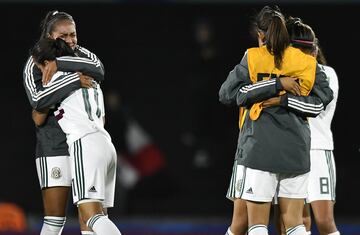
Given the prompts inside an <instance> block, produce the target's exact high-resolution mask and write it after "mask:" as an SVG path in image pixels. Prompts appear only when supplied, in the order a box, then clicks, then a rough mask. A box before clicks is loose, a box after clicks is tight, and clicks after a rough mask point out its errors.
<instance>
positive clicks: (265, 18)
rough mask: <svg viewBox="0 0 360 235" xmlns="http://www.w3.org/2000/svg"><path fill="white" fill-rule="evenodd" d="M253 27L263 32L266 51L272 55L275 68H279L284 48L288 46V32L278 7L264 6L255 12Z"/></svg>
mask: <svg viewBox="0 0 360 235" xmlns="http://www.w3.org/2000/svg"><path fill="white" fill-rule="evenodd" d="M254 27H255V30H256V31H257V32H262V33H264V34H265V44H266V47H267V49H268V51H269V52H270V53H271V54H272V55H274V63H275V66H276V68H279V69H280V68H281V64H282V59H283V56H284V51H285V49H286V48H287V47H288V46H289V44H290V40H289V34H288V32H287V29H286V25H285V17H284V16H283V14H282V13H281V12H280V9H279V7H277V6H274V7H270V6H265V7H263V8H262V10H261V11H260V12H259V13H258V14H257V16H256V19H255V22H254Z"/></svg>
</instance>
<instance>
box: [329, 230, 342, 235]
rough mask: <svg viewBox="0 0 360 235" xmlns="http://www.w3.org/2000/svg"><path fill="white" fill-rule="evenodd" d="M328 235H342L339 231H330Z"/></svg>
mask: <svg viewBox="0 0 360 235" xmlns="http://www.w3.org/2000/svg"><path fill="white" fill-rule="evenodd" d="M328 235H340V232H339V231H336V232H333V233H329V234H328Z"/></svg>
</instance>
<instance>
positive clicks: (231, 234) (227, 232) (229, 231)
mask: <svg viewBox="0 0 360 235" xmlns="http://www.w3.org/2000/svg"><path fill="white" fill-rule="evenodd" d="M225 235H235V234H234V233H233V232H231V230H230V227H229V228H228V230H227V231H226V233H225Z"/></svg>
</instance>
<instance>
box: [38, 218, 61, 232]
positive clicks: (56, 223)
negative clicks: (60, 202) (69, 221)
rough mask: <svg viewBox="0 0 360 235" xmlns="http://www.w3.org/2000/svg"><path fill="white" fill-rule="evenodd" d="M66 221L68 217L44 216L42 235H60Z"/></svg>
mask: <svg viewBox="0 0 360 235" xmlns="http://www.w3.org/2000/svg"><path fill="white" fill-rule="evenodd" d="M65 222H66V217H58V216H44V223H43V226H42V228H41V232H40V235H60V234H61V232H62V230H63V228H64V224H65Z"/></svg>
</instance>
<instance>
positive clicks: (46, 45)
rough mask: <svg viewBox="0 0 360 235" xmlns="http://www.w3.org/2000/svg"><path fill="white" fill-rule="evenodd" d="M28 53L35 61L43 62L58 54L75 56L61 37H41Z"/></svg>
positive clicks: (54, 57)
mask: <svg viewBox="0 0 360 235" xmlns="http://www.w3.org/2000/svg"><path fill="white" fill-rule="evenodd" d="M30 55H31V56H32V58H33V59H34V61H35V62H37V63H39V64H44V63H45V60H48V61H52V60H55V59H56V57H60V56H75V53H74V51H73V50H72V49H71V47H70V46H69V45H68V44H67V43H66V42H65V41H64V40H62V39H61V38H57V39H52V38H41V39H40V40H39V41H38V42H37V43H36V44H35V45H34V46H33V47H32V48H31V49H30Z"/></svg>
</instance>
